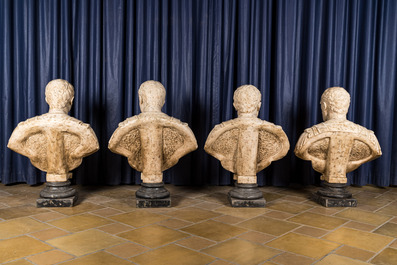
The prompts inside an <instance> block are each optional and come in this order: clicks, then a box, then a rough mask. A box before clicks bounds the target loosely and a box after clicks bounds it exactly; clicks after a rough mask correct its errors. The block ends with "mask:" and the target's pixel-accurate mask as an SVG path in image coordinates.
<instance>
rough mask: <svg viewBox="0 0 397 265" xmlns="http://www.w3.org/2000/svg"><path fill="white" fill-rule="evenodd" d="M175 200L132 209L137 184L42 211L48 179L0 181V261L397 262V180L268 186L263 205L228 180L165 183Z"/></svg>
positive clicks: (96, 191)
mask: <svg viewBox="0 0 397 265" xmlns="http://www.w3.org/2000/svg"><path fill="white" fill-rule="evenodd" d="M166 186H167V188H168V189H169V190H170V191H171V196H172V207H171V208H155V209H137V208H135V197H134V193H135V191H136V189H137V188H138V186H137V185H131V186H130V185H121V186H116V187H108V186H105V187H104V186H101V187H84V186H83V187H79V186H78V187H76V189H77V190H78V191H79V197H80V198H79V201H78V205H77V206H75V207H73V208H41V209H40V208H36V207H35V203H36V198H37V196H38V194H39V192H40V190H41V189H42V188H43V186H42V185H41V186H29V185H26V184H18V185H11V186H5V185H2V184H0V264H10V265H26V264H38V265H44V264H65V265H69V264H70V265H72V264H73V265H76V264H84V265H90V264H95V265H98V264H106V265H109V264H110V265H111V264H116V265H119V264H121V265H123V264H156V265H157V264H160V265H167V264H172V265H175V264H188V265H194V264H212V265H226V264H244V265H245V264H293V265H299V264H302V265H304V264H336V265H341V264H349V265H350V264H396V265H397V187H390V188H377V187H373V186H365V187H349V189H350V190H351V192H352V193H353V194H354V196H355V198H357V199H358V207H357V208H325V207H322V206H320V205H318V204H316V203H314V202H312V201H310V200H309V199H308V198H309V196H310V193H311V192H313V191H314V190H316V189H318V188H317V187H302V188H277V187H262V188H261V190H262V191H263V192H264V194H265V199H266V200H267V206H266V208H232V207H230V206H229V204H228V202H227V192H228V191H229V190H230V189H231V187H206V188H202V187H180V186H173V185H166Z"/></svg>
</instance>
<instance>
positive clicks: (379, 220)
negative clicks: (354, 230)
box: [335, 208, 390, 226]
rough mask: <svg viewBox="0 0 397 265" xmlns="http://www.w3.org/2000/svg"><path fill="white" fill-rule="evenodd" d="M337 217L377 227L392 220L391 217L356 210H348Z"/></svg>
mask: <svg viewBox="0 0 397 265" xmlns="http://www.w3.org/2000/svg"><path fill="white" fill-rule="evenodd" d="M335 216H338V217H343V218H346V219H350V220H354V221H357V222H361V223H366V224H370V225H376V226H378V225H381V224H383V223H385V222H387V220H389V219H390V216H385V215H382V214H379V213H371V212H367V211H362V210H359V209H354V208H348V209H346V210H344V211H342V212H340V213H337V214H335Z"/></svg>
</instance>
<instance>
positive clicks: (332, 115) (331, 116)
mask: <svg viewBox="0 0 397 265" xmlns="http://www.w3.org/2000/svg"><path fill="white" fill-rule="evenodd" d="M329 120H338V121H343V120H347V118H346V114H340V113H329V115H328V117H327V118H326V119H325V121H329Z"/></svg>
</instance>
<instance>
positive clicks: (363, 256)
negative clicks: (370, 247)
mask: <svg viewBox="0 0 397 265" xmlns="http://www.w3.org/2000/svg"><path fill="white" fill-rule="evenodd" d="M335 254H338V255H340V256H345V257H349V258H352V259H358V260H362V261H367V260H369V259H370V258H372V257H373V256H374V255H375V253H374V252H370V251H366V250H363V249H359V248H353V247H349V246H342V247H340V248H338V249H337V250H336V251H335Z"/></svg>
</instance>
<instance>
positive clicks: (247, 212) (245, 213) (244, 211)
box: [214, 206, 268, 219]
mask: <svg viewBox="0 0 397 265" xmlns="http://www.w3.org/2000/svg"><path fill="white" fill-rule="evenodd" d="M214 211H215V212H217V213H221V214H226V215H231V216H235V217H239V218H243V219H251V218H253V217H256V216H259V215H262V214H264V213H265V212H267V211H268V210H267V209H266V208H248V207H247V208H244V207H230V206H224V207H220V208H217V209H215V210H214Z"/></svg>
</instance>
